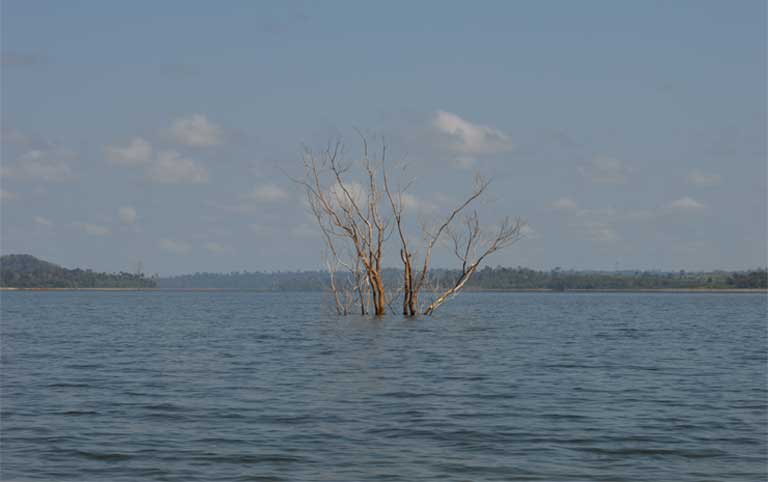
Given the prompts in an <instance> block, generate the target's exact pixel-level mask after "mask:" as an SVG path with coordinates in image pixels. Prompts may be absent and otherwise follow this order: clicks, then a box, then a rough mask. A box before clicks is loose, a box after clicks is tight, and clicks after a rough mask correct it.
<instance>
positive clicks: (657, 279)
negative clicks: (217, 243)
mask: <svg viewBox="0 0 768 482" xmlns="http://www.w3.org/2000/svg"><path fill="white" fill-rule="evenodd" d="M382 274H383V278H384V282H385V284H387V285H390V284H392V285H394V284H396V283H397V281H398V280H399V279H401V278H402V271H400V270H397V269H392V268H390V269H384V270H382ZM0 275H1V276H2V285H1V286H4V287H15V288H154V287H157V288H163V289H239V290H256V291H321V290H324V289H326V287H327V283H328V277H329V275H328V273H327V272H323V271H287V272H274V273H264V272H258V271H256V272H247V271H235V272H231V273H195V274H188V275H181V276H171V277H164V278H156V277H152V278H148V277H145V276H144V275H143V274H133V273H125V272H121V273H96V272H93V271H91V270H82V269H66V268H62V267H61V266H58V265H55V264H53V263H49V262H47V261H43V260H40V259H37V258H35V257H34V256H30V255H24V254H17V255H7V256H2V257H0ZM460 275H461V273H460V272H458V271H452V270H440V269H436V270H432V271H431V272H430V285H431V286H439V285H448V284H451V283H453V282H454V281H455V280H456V278H457V277H458V276H460ZM731 288H738V289H750V288H751V289H767V288H768V271H766V269H765V268H761V269H755V270H751V271H742V272H726V271H713V272H709V273H701V272H695V273H690V272H685V271H676V272H659V271H571V270H562V269H559V268H556V269H554V270H551V271H536V270H532V269H528V268H522V267H518V268H503V267H496V268H491V267H485V268H483V269H481V270H478V271H477V272H476V273H475V276H474V277H473V278H472V279H471V280H470V282H469V283H468V284H467V289H470V290H525V289H547V290H553V291H567V290H640V289H731Z"/></svg>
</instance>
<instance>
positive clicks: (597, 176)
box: [580, 157, 629, 184]
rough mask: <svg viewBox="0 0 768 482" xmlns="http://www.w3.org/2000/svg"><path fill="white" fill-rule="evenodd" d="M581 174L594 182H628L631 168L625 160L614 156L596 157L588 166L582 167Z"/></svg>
mask: <svg viewBox="0 0 768 482" xmlns="http://www.w3.org/2000/svg"><path fill="white" fill-rule="evenodd" d="M580 171H581V174H582V175H584V176H586V177H588V178H589V179H591V180H592V182H596V183H602V184H624V183H625V182H627V174H628V172H629V169H627V167H626V166H625V165H624V162H623V161H621V160H619V159H616V158H613V157H596V158H595V159H593V160H592V162H591V163H590V164H589V166H587V167H582V168H581V169H580Z"/></svg>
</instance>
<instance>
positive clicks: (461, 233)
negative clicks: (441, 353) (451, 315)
mask: <svg viewBox="0 0 768 482" xmlns="http://www.w3.org/2000/svg"><path fill="white" fill-rule="evenodd" d="M463 224H464V226H463V227H464V230H454V229H450V230H449V231H448V235H449V236H450V238H451V241H452V242H453V252H454V254H455V255H456V257H457V258H458V259H459V261H461V272H460V274H459V276H458V277H457V278H456V281H455V282H454V283H453V285H452V286H451V287H450V288H448V289H446V290H445V291H443V292H442V293H440V294H439V295H438V296H437V298H435V300H434V301H432V302H431V303H430V304H429V306H427V308H426V309H425V310H424V314H425V315H431V314H432V313H433V312H434V311H435V310H436V309H437V308H438V307H440V305H442V304H443V303H445V301H446V300H448V299H450V298H451V297H453V296H455V295H456V294H458V292H459V291H461V290H462V288H464V285H466V284H467V281H469V278H471V277H472V275H473V274H474V272H475V271H477V267H478V266H480V263H482V262H483V260H484V259H485V258H486V257H487V256H488V255H490V254H491V253H494V252H495V251H498V250H500V249H503V248H506V247H507V246H509V245H511V244H513V243H514V242H515V241H517V240H519V239H520V237H521V236H522V234H521V230H522V227H523V226H524V224H523V222H522V221H521V220H519V219H517V220H515V221H512V220H510V219H509V218H506V219H504V221H503V222H502V223H501V225H500V226H499V227H498V228H497V229H496V230H495V232H493V233H492V234H491V235H490V236H485V235H484V233H483V231H482V230H481V228H480V217H479V216H478V214H477V211H473V212H472V214H470V215H468V216H467V217H466V218H465V219H464V223H463Z"/></svg>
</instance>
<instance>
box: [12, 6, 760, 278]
mask: <svg viewBox="0 0 768 482" xmlns="http://www.w3.org/2000/svg"><path fill="white" fill-rule="evenodd" d="M0 8H1V10H0V13H1V14H2V19H1V21H2V34H1V35H2V46H1V48H2V72H1V79H0V80H2V83H1V85H0V95H1V96H2V107H1V108H2V112H1V114H2V151H1V154H2V170H1V171H0V185H1V190H0V201H1V203H2V209H1V211H0V229H1V230H2V236H1V237H0V253H2V254H11V253H28V254H32V255H34V256H36V257H39V258H41V259H45V260H47V261H51V262H54V263H57V264H60V265H62V266H65V267H72V268H73V267H78V266H79V267H82V268H91V269H94V270H96V271H120V270H126V271H132V270H133V269H134V267H135V266H136V263H137V261H139V260H141V261H142V263H143V265H144V269H145V271H146V272H148V273H155V272H157V273H160V274H161V275H170V274H183V273H192V272H197V271H213V272H228V271H233V270H237V271H239V270H248V271H257V270H259V271H276V270H300V269H306V270H312V269H319V268H322V260H321V256H320V253H321V251H322V242H321V240H320V238H319V235H318V233H317V230H316V229H315V228H314V226H313V224H312V223H313V220H312V219H311V217H310V216H308V213H307V209H306V207H305V203H304V198H303V195H302V193H301V190H300V189H299V188H298V187H297V185H296V184H294V183H292V182H291V180H290V179H289V177H288V176H289V175H292V174H295V173H297V172H299V171H300V169H301V155H302V144H304V145H307V146H309V147H312V148H315V149H317V148H321V147H323V146H324V145H325V144H326V143H327V142H328V140H329V139H331V138H334V137H336V136H342V137H343V139H344V141H345V144H346V146H347V153H348V154H349V158H352V159H354V158H356V157H358V156H359V155H360V153H359V146H358V142H357V137H356V134H355V132H354V130H353V129H354V128H360V129H362V130H363V131H365V132H366V133H368V134H369V135H370V136H372V137H376V136H384V137H385V138H386V140H387V142H388V144H389V148H390V152H391V154H392V157H393V159H405V160H406V161H407V163H408V165H409V176H412V177H413V178H415V184H414V188H413V189H412V190H411V191H410V194H411V197H409V199H408V204H409V208H410V210H411V213H412V219H411V221H412V222H413V224H418V221H419V220H428V219H431V218H433V217H435V216H439V213H444V212H445V211H446V210H447V209H449V208H450V207H452V204H453V203H455V201H456V200H457V199H458V198H460V197H461V195H462V194H463V193H465V192H466V191H467V190H468V189H469V188H470V183H471V179H472V173H473V171H474V170H477V171H479V172H481V173H482V174H484V175H486V176H488V177H490V178H492V179H493V183H492V185H491V187H490V189H489V194H490V196H489V199H488V202H487V203H485V204H483V205H482V207H481V214H482V217H483V219H484V220H485V221H486V222H489V223H492V222H494V221H496V220H497V219H498V218H500V217H501V216H503V215H505V214H508V215H511V216H519V217H522V218H524V219H526V220H527V221H528V223H529V228H528V229H527V238H526V239H524V240H522V241H520V242H519V243H518V244H516V245H514V246H513V247H511V248H510V249H508V250H506V251H503V252H500V253H498V254H497V255H494V256H493V257H491V258H490V259H489V260H488V262H487V263H486V264H487V265H490V266H496V265H503V266H518V265H522V266H526V267H531V268H535V269H547V270H548V269H551V268H554V267H556V266H560V267H562V268H564V269H569V268H575V269H594V270H606V269H607V270H612V269H660V270H678V269H685V270H689V271H705V270H714V269H724V270H734V269H750V268H755V267H763V266H766V264H768V260H767V257H768V254H767V252H766V249H767V248H766V242H767V241H766V237H767V235H766V229H767V226H766V222H767V221H766V219H768V212H767V208H766V203H767V200H766V195H767V192H768V191H767V188H766V184H767V180H766V176H767V174H766V127H767V122H766V102H767V100H768V97H767V95H766V54H767V53H768V49H767V48H766V3H765V2H763V1H743V2H739V3H737V4H730V3H727V2H708V1H679V2H674V3H657V2H633V3H629V2H622V3H616V2H607V1H588V2H579V3H575V2H564V1H561V2H556V1H551V2H536V3H533V2H530V3H518V2H502V1H499V2H484V3H482V4H480V5H476V4H475V5H473V4H470V3H461V2H435V1H433V2H418V3H414V4H411V3H406V2H395V3H387V4H383V3H373V2H370V3H365V4H363V3H361V2H340V1H339V2H326V3H319V2H318V3H312V2H249V1H234V0H233V1H230V2H226V3H223V4H214V3H209V2H157V3H155V2H147V1H136V2H109V3H107V2H97V1H83V2H77V3H75V2H55V1H20V0H5V1H3V2H2V6H1V7H0ZM390 265H391V266H396V260H395V259H394V258H393V261H392V263H390ZM434 265H435V267H445V268H452V267H455V263H453V261H452V260H451V259H450V258H449V257H448V256H446V255H445V254H442V255H441V256H440V257H438V259H436V262H435V264H434Z"/></svg>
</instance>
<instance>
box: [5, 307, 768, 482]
mask: <svg viewBox="0 0 768 482" xmlns="http://www.w3.org/2000/svg"><path fill="white" fill-rule="evenodd" d="M0 301H1V302H2V324H1V335H2V345H1V348H2V352H1V354H2V397H1V399H0V402H2V405H1V409H2V419H1V421H2V441H1V445H0V450H1V452H0V455H1V458H0V479H2V480H4V481H15V480H17V481H22V480H39V481H43V480H44V481H52V480H55V481H145V480H165V481H250V480H254V481H255V480H265V481H266V480H270V481H272V480H274V481H278V480H286V481H289V480H290V481H295V480H300V481H303V480H306V481H342V480H343V481H379V480H380V481H395V480H403V481H443V480H464V481H482V480H531V481H533V480H536V481H587V480H589V481H592V480H594V481H653V480H658V481H697V482H700V481H764V480H766V477H767V473H766V470H767V469H766V438H767V436H768V433H767V432H766V430H767V428H766V425H767V424H768V408H767V406H766V403H767V401H766V400H767V396H768V395H767V391H766V383H767V380H768V379H767V376H768V373H767V370H768V368H767V367H768V365H767V359H766V308H767V306H766V297H765V295H760V294H754V295H752V294H568V293H566V294H551V293H538V294H536V293H530V294H529V293H466V294H464V295H462V296H461V297H459V298H458V299H456V300H454V301H452V302H451V303H450V304H447V305H445V306H444V309H443V311H442V312H439V313H438V314H436V315H435V316H434V317H432V318H424V319H417V320H408V319H403V318H401V317H395V316H392V317H387V318H384V319H381V320H375V319H369V318H360V317H347V318H338V317H336V316H332V315H330V314H329V313H327V310H325V309H322V306H323V299H322V295H320V294H303V293H301V294H296V293H290V294H285V293H235V292H232V293H157V292H5V293H2V298H1V299H0Z"/></svg>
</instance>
